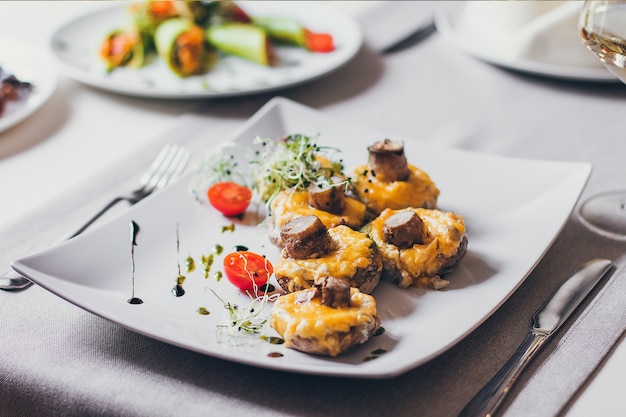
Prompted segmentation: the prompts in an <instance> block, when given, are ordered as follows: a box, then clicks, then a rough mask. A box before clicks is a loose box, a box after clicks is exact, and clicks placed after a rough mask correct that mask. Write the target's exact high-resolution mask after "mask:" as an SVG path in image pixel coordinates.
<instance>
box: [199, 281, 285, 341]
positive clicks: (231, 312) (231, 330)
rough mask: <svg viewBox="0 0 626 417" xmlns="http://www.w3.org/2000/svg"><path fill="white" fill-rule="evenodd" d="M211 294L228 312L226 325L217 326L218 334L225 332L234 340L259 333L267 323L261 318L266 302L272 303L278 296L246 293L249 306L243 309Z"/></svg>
mask: <svg viewBox="0 0 626 417" xmlns="http://www.w3.org/2000/svg"><path fill="white" fill-rule="evenodd" d="M211 291H212V292H213V294H215V296H216V297H217V298H218V300H220V301H221V302H222V304H224V308H225V309H226V310H228V322H227V323H226V324H219V325H217V330H218V332H225V333H226V334H228V336H230V337H231V338H235V337H236V336H237V335H238V334H254V333H260V332H261V330H263V327H264V326H265V324H266V323H267V319H266V318H264V317H262V316H261V313H262V312H263V310H264V308H265V306H266V305H267V303H268V302H270V301H274V300H275V299H276V298H278V296H279V294H267V292H264V293H263V294H262V295H261V296H258V297H254V296H252V294H251V293H248V297H250V300H251V301H250V304H248V305H247V306H245V307H242V306H239V305H237V304H233V303H230V302H226V301H224V300H223V299H222V298H221V297H220V296H219V295H217V293H216V292H215V291H213V290H211Z"/></svg>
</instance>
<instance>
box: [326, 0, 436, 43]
mask: <svg viewBox="0 0 626 417" xmlns="http://www.w3.org/2000/svg"><path fill="white" fill-rule="evenodd" d="M328 3H329V5H331V7H336V8H338V9H340V10H342V11H343V12H345V13H346V14H349V15H351V16H352V17H354V19H355V20H356V21H357V22H358V24H359V26H360V27H361V30H362V31H363V38H364V42H365V44H366V45H367V46H368V47H369V48H371V49H372V50H373V51H376V52H383V51H385V50H387V49H389V48H391V47H392V46H394V45H396V44H397V43H399V42H401V41H402V40H404V39H406V38H407V37H409V36H411V35H412V34H414V33H416V32H418V31H419V30H424V29H426V28H427V27H429V26H430V25H431V24H432V21H433V15H434V13H435V10H436V8H437V6H438V2H436V1H384V0H383V1H381V0H377V1H332V2H328Z"/></svg>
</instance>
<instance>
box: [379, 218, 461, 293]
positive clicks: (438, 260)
mask: <svg viewBox="0 0 626 417" xmlns="http://www.w3.org/2000/svg"><path fill="white" fill-rule="evenodd" d="M406 210H412V211H414V212H415V213H417V215H418V216H419V217H420V218H421V219H422V221H423V222H424V225H425V226H426V229H427V230H428V233H427V236H426V237H425V239H424V243H423V244H421V245H420V244H415V245H413V246H412V247H410V248H407V249H398V247H397V246H395V245H391V244H388V243H386V242H385V238H384V235H383V226H384V223H385V220H386V219H388V218H389V217H391V216H392V215H394V214H396V213H398V211H399V210H390V209H387V210H384V211H383V212H382V213H381V214H380V216H378V217H377V218H376V219H374V220H373V221H372V222H371V223H370V230H369V234H370V237H371V238H372V239H373V240H374V242H376V244H377V245H378V247H379V249H380V252H381V254H382V257H383V265H395V266H397V268H398V269H400V270H401V271H403V272H404V273H406V274H407V275H408V278H410V279H411V280H412V281H413V283H415V282H416V280H417V279H419V278H420V277H433V276H436V275H437V274H438V271H439V270H440V269H441V267H442V266H443V264H444V263H445V262H446V261H447V260H448V258H450V257H452V256H454V255H455V254H456V253H457V251H458V249H459V244H460V243H461V240H462V239H463V236H464V235H465V222H464V220H463V217H461V216H459V215H457V214H455V213H453V212H444V211H441V210H429V209H422V208H409V209H406ZM406 284H407V285H410V284H411V282H410V281H409V282H408V283H406ZM401 286H405V285H401Z"/></svg>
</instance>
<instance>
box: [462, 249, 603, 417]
mask: <svg viewBox="0 0 626 417" xmlns="http://www.w3.org/2000/svg"><path fill="white" fill-rule="evenodd" d="M610 268H611V261H609V260H607V259H594V260H591V261H589V262H586V263H585V264H583V265H582V266H581V267H580V269H578V270H577V271H576V272H575V273H574V274H573V275H572V276H571V277H570V278H568V279H567V281H565V282H564V283H563V284H562V285H561V287H560V288H559V289H558V290H557V291H556V292H555V293H554V294H553V295H552V297H550V298H549V299H548V300H547V301H546V302H545V304H543V306H542V307H541V308H539V310H537V312H536V313H535V314H534V315H533V326H532V328H531V329H530V332H529V333H528V335H527V336H526V338H525V339H524V341H523V342H522V343H521V344H520V346H519V347H518V348H517V350H516V351H515V353H514V354H513V356H511V358H510V359H509V360H508V361H507V363H505V364H504V366H503V367H502V368H501V369H500V370H499V371H498V372H497V373H496V374H495V375H494V376H493V378H491V380H490V381H489V382H488V383H487V384H486V385H485V386H484V387H483V388H482V389H481V390H480V391H479V392H478V393H477V394H476V396H474V398H472V400H471V401H470V402H469V403H468V404H467V405H466V406H465V408H464V409H463V410H462V411H461V413H460V414H459V417H479V416H480V417H485V416H486V417H492V416H493V415H494V413H495V412H496V411H497V409H498V408H499V407H500V405H501V404H502V401H503V400H504V398H505V397H506V395H507V393H508V392H509V390H510V389H511V387H512V386H513V383H515V381H516V380H517V377H518V376H519V375H520V373H521V372H522V370H524V368H525V367H526V365H527V364H528V363H529V362H530V360H531V359H532V358H533V357H534V356H535V354H536V353H537V352H538V351H539V350H540V349H541V347H542V346H543V345H544V343H545V342H546V340H548V339H549V338H550V336H552V335H553V334H554V333H555V332H556V331H557V330H558V328H559V327H561V325H562V324H563V323H564V322H565V320H567V318H568V317H569V316H570V315H571V314H572V313H573V312H574V310H575V309H576V307H578V305H579V304H580V303H581V302H582V300H583V299H584V298H585V297H586V296H587V294H589V292H590V291H591V290H592V289H593V287H595V285H596V284H597V283H598V282H599V281H600V279H601V278H602V277H603V276H604V274H606V273H607V271H608V270H609V269H610Z"/></svg>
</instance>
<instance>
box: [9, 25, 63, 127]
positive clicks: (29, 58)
mask: <svg viewBox="0 0 626 417" xmlns="http://www.w3.org/2000/svg"><path fill="white" fill-rule="evenodd" d="M0 51H2V55H0V67H2V68H3V69H4V71H5V72H7V73H9V74H13V75H15V76H16V77H17V78H18V79H19V80H20V81H28V82H30V83H32V84H33V85H34V89H33V91H32V92H31V93H30V95H29V96H28V97H26V98H25V99H22V100H19V101H9V102H8V103H7V106H6V108H5V111H4V113H3V114H2V116H0V132H2V131H3V130H6V129H8V128H10V127H13V126H15V125H16V124H17V123H19V122H21V121H22V120H24V119H26V118H27V117H28V116H30V115H31V114H33V113H34V112H35V111H36V110H37V109H39V108H40V107H41V106H42V105H43V104H44V103H45V102H46V101H48V99H49V98H50V96H52V93H53V92H54V89H55V87H56V84H57V79H56V75H55V73H54V71H53V69H52V68H51V63H50V59H49V57H48V55H46V53H44V52H43V51H40V50H39V49H37V48H35V47H33V46H32V45H29V44H27V43H24V42H22V41H19V40H17V39H13V38H9V37H6V36H2V35H0Z"/></svg>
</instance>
